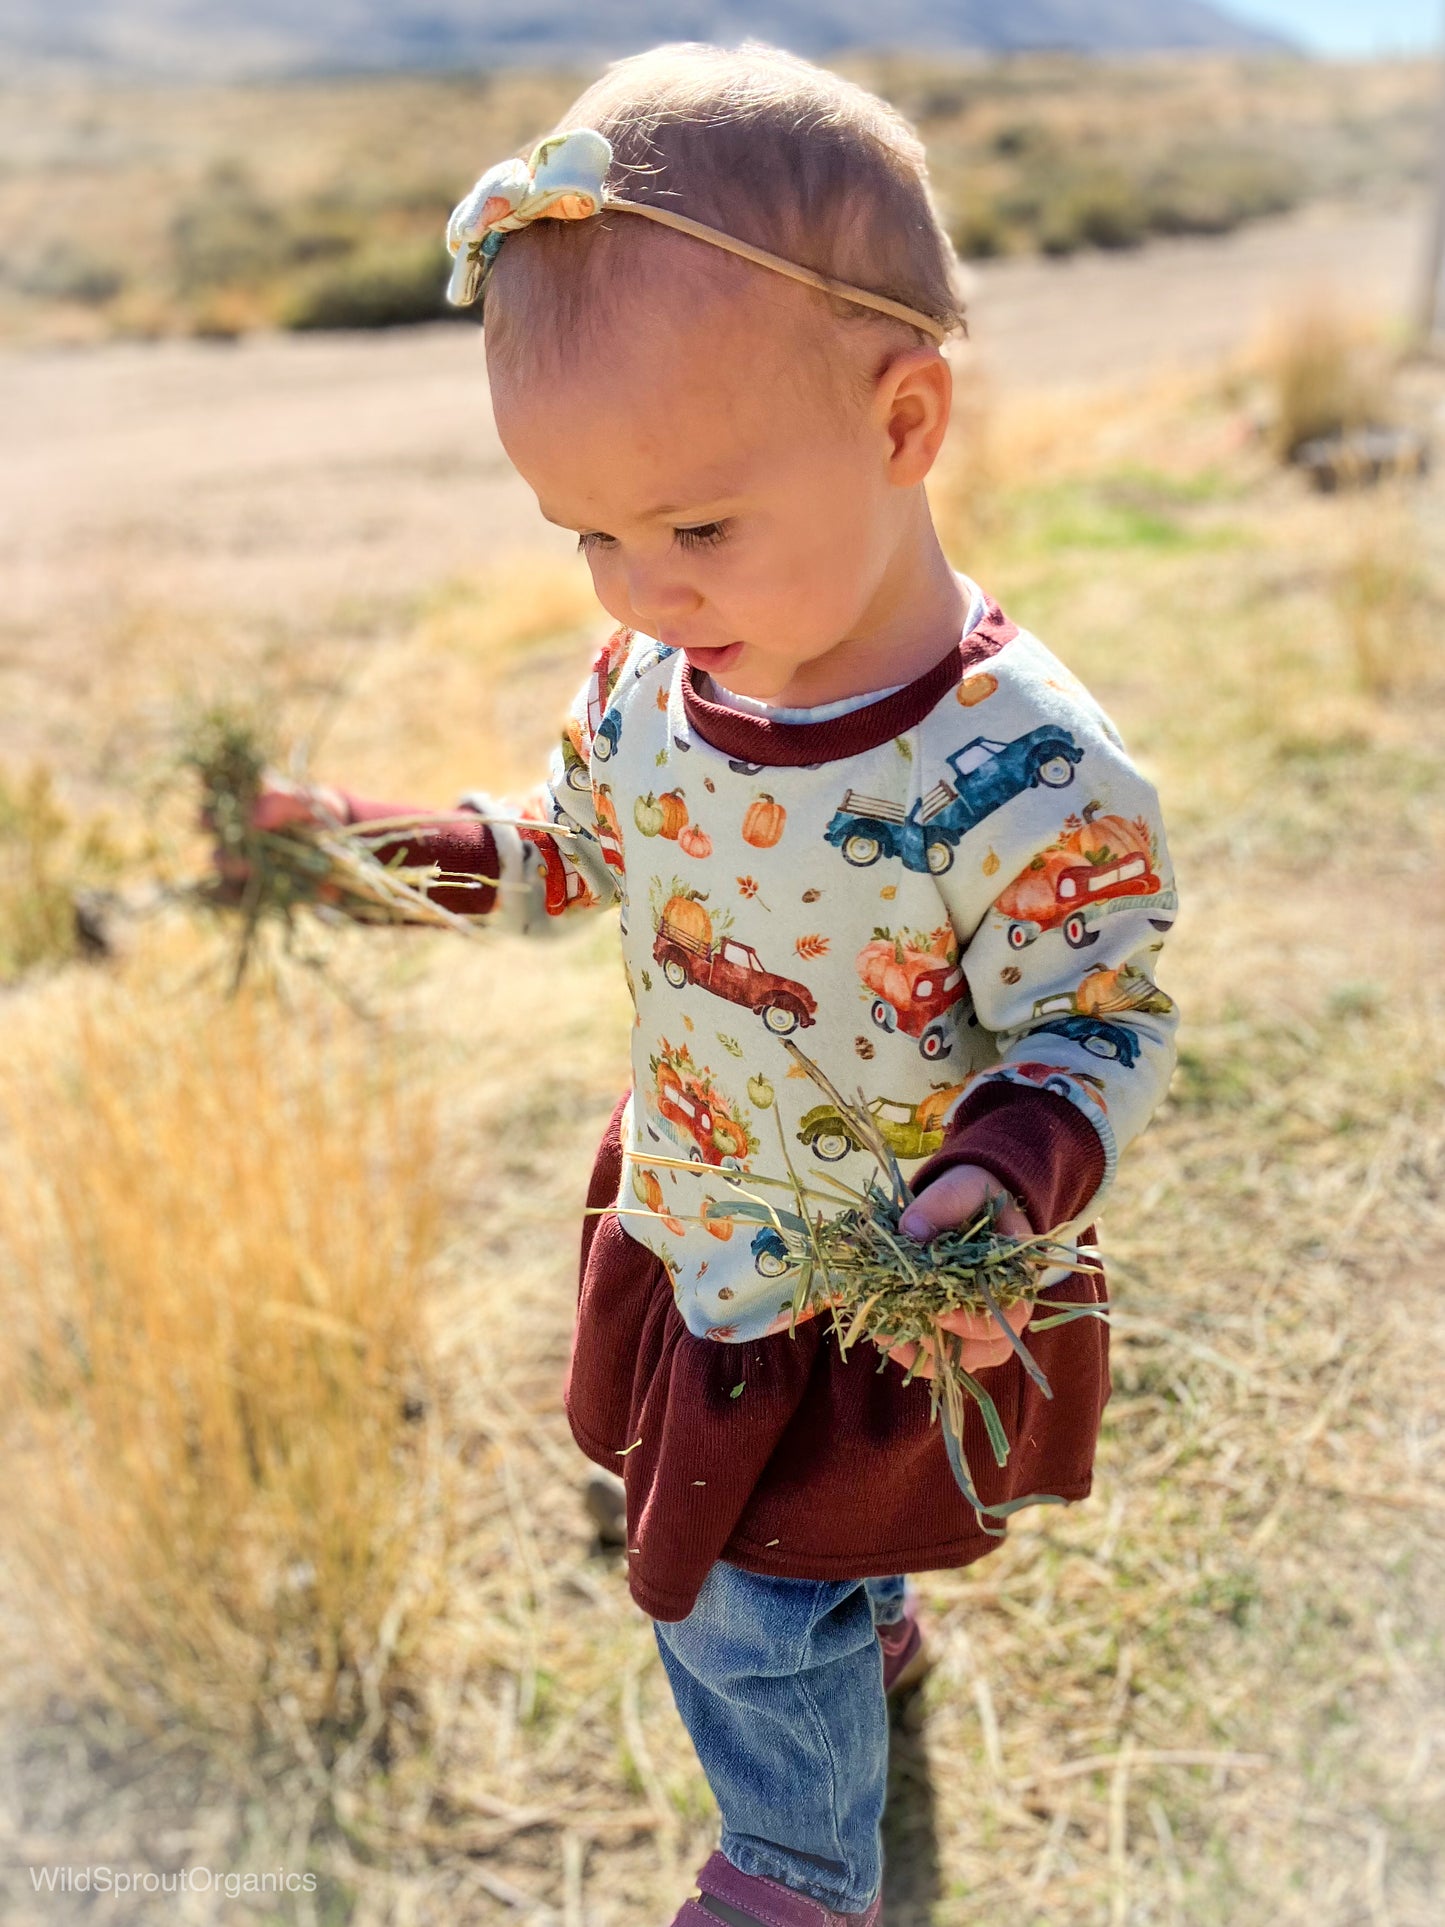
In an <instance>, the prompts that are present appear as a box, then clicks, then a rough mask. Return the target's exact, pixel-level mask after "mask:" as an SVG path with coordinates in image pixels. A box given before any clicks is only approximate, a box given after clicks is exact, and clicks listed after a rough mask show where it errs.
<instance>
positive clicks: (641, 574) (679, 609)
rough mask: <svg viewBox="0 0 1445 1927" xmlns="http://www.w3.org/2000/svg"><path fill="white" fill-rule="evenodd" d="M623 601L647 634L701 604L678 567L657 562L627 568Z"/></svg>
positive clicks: (685, 614) (694, 610) (699, 606)
mask: <svg viewBox="0 0 1445 1927" xmlns="http://www.w3.org/2000/svg"><path fill="white" fill-rule="evenodd" d="M627 600H628V601H629V603H631V605H632V608H633V610H634V612H635V614H636V615H637V617H638V618H639V626H640V627H641V628H642V629H644V630H645V631H646V632H647V634H648V635H650V636H655V635H656V634H657V633H658V630H659V629H660V628H661V627H662V625H664V624H665V623H676V622H678V621H679V620H680V619H681V618H683V617H685V616H690V615H693V614H694V613H695V612H696V611H697V610H698V609H700V608H701V607H702V597H701V596H700V595H699V594H698V592H697V590H696V589H695V588H694V587H693V585H692V583H690V582H689V581H688V579H687V577H686V576H685V575H684V574H683V573H682V572H681V571H680V570H678V569H675V568H669V567H667V566H666V565H665V564H663V565H659V564H657V563H652V564H639V565H635V566H633V567H632V568H629V570H628V572H627Z"/></svg>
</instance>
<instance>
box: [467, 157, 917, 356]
mask: <svg viewBox="0 0 1445 1927" xmlns="http://www.w3.org/2000/svg"><path fill="white" fill-rule="evenodd" d="M611 165H612V148H611V145H610V143H609V142H608V141H607V140H606V139H605V138H604V137H603V136H602V135H601V134H599V133H597V132H596V131H595V130H594V129H593V128H590V127H579V128H577V129H576V130H575V131H574V132H573V133H570V134H553V135H551V136H550V137H549V138H548V139H547V140H544V141H540V142H539V143H538V144H537V146H536V147H534V148H533V150H532V154H531V158H530V159H528V160H525V161H517V160H512V161H501V162H499V163H498V165H497V166H496V167H489V168H488V169H487V171H486V173H485V174H483V176H482V178H481V179H480V180H479V181H478V182H477V184H476V186H475V187H474V188H473V189H472V191H471V193H470V194H468V195H467V197H466V199H465V200H464V201H461V202H459V203H458V205H457V206H456V207H455V208H454V209H453V211H452V218H451V219H450V221H448V222H447V246H448V248H449V249H450V250H451V252H452V254H453V255H454V256H455V259H454V261H453V264H452V277H451V281H450V282H449V283H448V286H447V299H448V301H450V302H451V303H452V305H453V306H454V307H458V308H465V307H469V306H470V305H471V304H472V303H473V302H474V301H476V300H477V299H478V298H479V297H480V295H481V293H482V290H483V289H484V288H485V286H486V284H487V277H488V276H489V275H490V273H491V271H492V264H493V263H494V262H495V260H496V258H497V251H498V249H499V248H500V247H501V245H502V241H503V239H504V237H505V236H506V235H508V234H515V233H516V232H517V230H518V229H519V228H524V227H530V226H531V224H532V222H533V221H588V220H591V218H592V216H593V215H594V214H600V213H601V212H602V211H603V210H604V209H607V208H616V209H617V210H618V212H619V213H623V214H640V215H642V217H643V218H644V219H645V220H648V221H658V222H660V223H661V224H662V226H663V227H670V228H675V229H676V230H677V231H678V233H679V234H689V235H691V236H692V238H693V239H694V240H695V241H706V242H707V243H708V245H709V246H710V247H715V248H723V249H724V250H725V251H726V252H727V253H728V254H736V255H740V256H741V257H742V259H743V260H744V261H753V262H756V263H757V265H758V266H759V267H761V268H771V269H772V271H773V272H774V273H775V274H785V275H787V276H788V277H789V279H790V280H793V281H801V282H802V283H803V284H804V286H805V287H809V288H817V289H819V290H820V291H821V292H822V293H823V294H831V295H836V296H838V297H839V298H840V299H841V300H844V301H852V302H854V303H855V304H856V305H857V306H858V307H861V308H873V309H875V310H876V311H877V312H878V313H879V314H886V315H891V316H892V317H893V319H894V320H895V321H906V322H907V324H908V326H909V327H910V328H920V329H922V331H923V332H924V334H926V335H929V336H930V337H931V338H932V339H933V340H934V341H940V342H941V341H942V340H943V338H944V332H945V331H944V328H943V325H942V323H941V322H940V321H938V319H937V318H936V317H935V316H933V315H929V314H923V313H922V312H921V311H920V310H919V309H917V308H909V307H906V306H905V305H904V303H903V302H901V301H890V300H889V298H888V296H887V295H885V294H874V293H872V292H871V291H870V290H869V289H867V288H855V287H854V286H853V285H852V283H851V282H848V281H835V280H834V279H833V277H832V276H831V275H827V274H818V273H815V272H814V270H813V269H812V268H804V267H800V266H799V265H798V263H797V262H796V261H789V260H786V259H785V258H784V257H783V256H782V255H780V254H769V252H768V251H767V249H766V248H755V247H754V246H753V245H752V243H751V242H750V241H740V240H738V238H737V236H736V235H733V234H724V233H723V231H722V230H721V228H715V227H706V226H705V225H704V224H703V223H702V222H701V221H694V220H691V219H690V218H689V217H688V216H687V215H686V214H674V213H673V211H672V209H671V208H666V207H654V206H652V205H650V204H649V203H647V202H644V201H629V200H624V199H623V198H622V196H620V195H617V194H609V193H608V192H607V190H606V188H605V187H604V185H603V183H604V181H605V180H606V178H607V170H608V168H609V167H610V166H611Z"/></svg>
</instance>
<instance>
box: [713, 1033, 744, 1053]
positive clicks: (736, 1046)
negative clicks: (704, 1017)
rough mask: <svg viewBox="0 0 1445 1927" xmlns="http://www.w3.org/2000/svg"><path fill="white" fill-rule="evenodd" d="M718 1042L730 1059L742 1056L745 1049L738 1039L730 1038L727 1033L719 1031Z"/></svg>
mask: <svg viewBox="0 0 1445 1927" xmlns="http://www.w3.org/2000/svg"><path fill="white" fill-rule="evenodd" d="M717 1040H718V1042H719V1043H720V1044H721V1045H722V1047H723V1049H724V1050H725V1051H726V1052H727V1053H728V1055H729V1057H741V1056H742V1054H743V1047H742V1045H741V1044H740V1043H739V1042H738V1040H737V1038H736V1037H729V1036H728V1035H727V1034H726V1032H725V1031H719V1032H718V1033H717Z"/></svg>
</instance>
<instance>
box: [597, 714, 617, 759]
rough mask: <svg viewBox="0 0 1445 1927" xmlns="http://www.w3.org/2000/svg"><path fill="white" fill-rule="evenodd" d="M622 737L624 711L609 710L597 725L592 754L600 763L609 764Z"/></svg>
mask: <svg viewBox="0 0 1445 1927" xmlns="http://www.w3.org/2000/svg"><path fill="white" fill-rule="evenodd" d="M621 735H622V711H621V710H620V709H609V710H608V712H607V714H606V715H605V716H604V717H603V718H602V721H601V722H600V723H599V724H598V725H597V734H596V735H595V736H594V737H593V738H592V754H593V755H594V756H595V757H596V758H597V760H598V762H599V763H606V762H609V761H610V760H611V758H612V756H613V753H614V752H615V750H616V748H617V743H618V739H619V737H620V736H621Z"/></svg>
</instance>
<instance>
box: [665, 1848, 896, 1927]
mask: <svg viewBox="0 0 1445 1927" xmlns="http://www.w3.org/2000/svg"><path fill="white" fill-rule="evenodd" d="M696 1878H697V1887H698V1894H697V1897H696V1898H695V1899H692V1900H685V1901H684V1902H683V1903H682V1912H681V1913H679V1914H674V1915H673V1919H672V1927H718V1923H719V1922H723V1923H725V1927H882V1920H883V1901H882V1899H881V1897H880V1898H879V1899H877V1900H875V1901H874V1902H873V1905H872V1906H871V1907H870V1908H869V1909H868V1911H867V1912H866V1913H862V1914H837V1913H834V1911H833V1909H832V1908H831V1907H826V1906H824V1904H823V1902H822V1901H821V1900H814V1899H813V1898H812V1897H811V1895H809V1894H799V1893H794V1892H793V1890H792V1888H791V1887H780V1886H779V1885H778V1883H777V1881H776V1880H765V1879H764V1878H763V1876H762V1875H761V1874H755V1873H739V1872H738V1870H737V1868H736V1867H735V1866H734V1865H733V1864H732V1862H731V1861H730V1860H728V1859H727V1858H725V1856H724V1855H722V1854H720V1853H715V1854H714V1855H713V1856H712V1858H711V1859H710V1860H709V1861H708V1862H707V1865H706V1866H704V1867H702V1868H701V1869H700V1870H699V1872H698V1874H697V1876H696Z"/></svg>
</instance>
